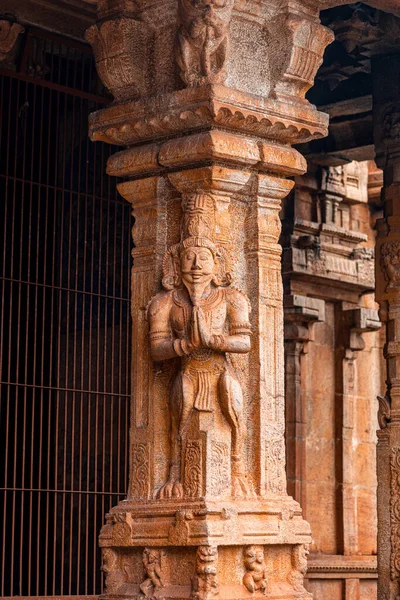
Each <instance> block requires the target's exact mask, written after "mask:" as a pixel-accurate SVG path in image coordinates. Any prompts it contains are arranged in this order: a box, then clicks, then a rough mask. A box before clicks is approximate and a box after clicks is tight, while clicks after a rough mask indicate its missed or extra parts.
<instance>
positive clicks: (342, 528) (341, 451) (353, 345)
mask: <svg viewBox="0 0 400 600" xmlns="http://www.w3.org/2000/svg"><path fill="white" fill-rule="evenodd" d="M380 327H381V322H380V320H379V318H378V314H377V311H376V310H372V309H369V308H353V307H352V306H351V305H350V306H349V305H347V303H345V302H343V303H341V305H338V307H337V319H336V351H335V365H336V382H337V391H336V394H337V395H336V397H337V417H336V463H337V474H336V479H337V491H338V508H339V510H338V542H339V550H340V554H343V555H345V556H351V555H357V554H359V548H358V538H359V534H358V507H357V503H358V498H357V485H356V483H355V472H354V456H353V447H354V443H355V440H354V429H355V427H356V414H355V410H356V408H355V406H356V400H357V386H356V383H357V382H356V376H357V370H356V365H355V361H356V359H357V355H358V353H359V352H360V351H362V350H364V348H365V342H364V340H363V337H362V334H363V333H366V332H368V331H378V330H379V329H380ZM351 597H352V596H351Z"/></svg>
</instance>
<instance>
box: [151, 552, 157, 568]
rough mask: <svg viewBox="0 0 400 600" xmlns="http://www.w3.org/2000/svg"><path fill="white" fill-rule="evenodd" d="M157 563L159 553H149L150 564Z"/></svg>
mask: <svg viewBox="0 0 400 600" xmlns="http://www.w3.org/2000/svg"><path fill="white" fill-rule="evenodd" d="M156 562H157V553H156V552H149V563H150V564H151V565H152V564H154V563H156Z"/></svg>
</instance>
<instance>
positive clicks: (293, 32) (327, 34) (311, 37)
mask: <svg viewBox="0 0 400 600" xmlns="http://www.w3.org/2000/svg"><path fill="white" fill-rule="evenodd" d="M285 30H286V36H284V37H285V45H286V47H288V48H290V50H289V53H288V52H287V50H286V56H287V61H286V68H285V70H284V72H283V73H281V74H280V78H279V81H278V83H277V84H276V86H275V91H274V94H275V96H276V97H277V98H278V99H282V100H287V99H288V97H289V98H291V99H292V101H293V99H294V98H295V99H296V100H297V101H303V102H304V101H305V100H304V96H305V94H306V92H307V91H308V90H309V89H310V87H311V86H312V85H313V83H314V77H315V75H316V73H317V70H318V68H319V67H320V66H321V64H322V59H323V55H324V51H325V48H326V46H327V45H328V44H330V43H331V42H332V41H333V39H334V35H333V33H332V31H331V30H330V29H328V28H327V27H324V26H323V25H321V24H320V23H319V22H317V21H316V20H313V19H311V18H308V17H305V16H303V15H302V16H300V15H298V14H289V16H288V17H287V18H286V23H285ZM278 31H279V35H282V29H278Z"/></svg>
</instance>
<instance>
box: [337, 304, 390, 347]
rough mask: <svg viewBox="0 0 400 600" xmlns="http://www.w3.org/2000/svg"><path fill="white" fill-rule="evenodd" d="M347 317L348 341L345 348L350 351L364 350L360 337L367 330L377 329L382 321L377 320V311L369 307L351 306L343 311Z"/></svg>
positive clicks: (363, 343)
mask: <svg viewBox="0 0 400 600" xmlns="http://www.w3.org/2000/svg"><path fill="white" fill-rule="evenodd" d="M344 312H345V313H347V314H346V320H347V319H348V321H347V322H348V324H349V329H348V335H349V337H348V343H347V348H348V350H350V351H351V352H359V351H360V350H364V348H365V342H364V340H363V338H362V335H363V334H364V333H367V332H368V331H378V330H379V329H380V328H381V326H382V323H381V321H380V320H379V316H378V311H376V310H373V309H370V308H352V309H350V310H345V311H344Z"/></svg>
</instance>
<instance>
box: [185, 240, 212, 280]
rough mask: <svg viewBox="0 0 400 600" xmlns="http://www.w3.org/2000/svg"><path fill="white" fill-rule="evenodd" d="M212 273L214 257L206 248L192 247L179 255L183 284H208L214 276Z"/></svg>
mask: <svg viewBox="0 0 400 600" xmlns="http://www.w3.org/2000/svg"><path fill="white" fill-rule="evenodd" d="M214 271H215V261H214V256H213V254H212V252H211V250H209V249H208V248H202V247H198V246H193V247H192V248H186V249H185V250H183V252H182V253H181V274H182V280H183V282H184V283H185V284H188V285H190V286H193V285H195V284H196V283H197V284H201V285H205V284H208V283H210V282H211V280H212V278H213V276H214Z"/></svg>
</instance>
